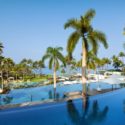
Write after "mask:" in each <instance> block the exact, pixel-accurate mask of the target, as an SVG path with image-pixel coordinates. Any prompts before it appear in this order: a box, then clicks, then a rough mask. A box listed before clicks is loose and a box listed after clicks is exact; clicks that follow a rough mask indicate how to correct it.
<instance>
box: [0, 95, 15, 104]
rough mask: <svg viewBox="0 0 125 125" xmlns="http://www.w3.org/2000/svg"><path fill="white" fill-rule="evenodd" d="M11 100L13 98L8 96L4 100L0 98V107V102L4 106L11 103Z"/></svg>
mask: <svg viewBox="0 0 125 125" xmlns="http://www.w3.org/2000/svg"><path fill="white" fill-rule="evenodd" d="M12 100H13V97H10V96H6V97H4V98H0V102H1V103H0V105H1V104H2V102H3V103H4V104H10V103H11V102H12Z"/></svg>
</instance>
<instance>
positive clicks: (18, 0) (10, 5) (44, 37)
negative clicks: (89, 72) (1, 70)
mask: <svg viewBox="0 0 125 125" xmlns="http://www.w3.org/2000/svg"><path fill="white" fill-rule="evenodd" d="M91 8H93V9H95V11H96V16H95V17H94V19H93V22H92V24H93V27H94V28H95V29H98V30H101V31H103V32H104V33H105V34H106V36H107V41H108V44H109V48H108V49H107V50H105V49H104V48H103V46H100V49H99V54H98V55H99V57H109V58H110V57H111V56H112V55H113V54H118V53H119V52H120V51H125V50H124V48H123V43H124V42H125V36H123V33H122V32H123V27H125V0H0V41H1V42H2V43H3V45H4V47H5V48H4V53H3V55H4V56H6V57H11V58H13V59H14V61H16V62H17V63H18V62H19V61H21V60H22V59H23V58H31V59H33V60H39V59H41V58H42V56H43V55H44V53H45V51H46V48H47V47H49V46H52V47H57V46H62V47H63V48H64V51H63V53H64V55H66V44H67V39H68V37H69V35H70V34H71V33H72V31H73V30H72V29H67V30H64V24H65V23H66V21H67V20H68V19H71V18H79V17H80V16H81V15H84V13H85V12H86V11H87V10H89V9H91ZM80 53H81V44H80V43H79V44H78V45H77V47H76V49H75V51H74V57H75V58H77V59H80Z"/></svg>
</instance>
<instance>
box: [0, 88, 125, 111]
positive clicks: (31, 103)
mask: <svg viewBox="0 0 125 125" xmlns="http://www.w3.org/2000/svg"><path fill="white" fill-rule="evenodd" d="M122 91H125V88H121V89H118V90H114V91H110V92H106V93H101V94H98V95H93V96H89V100H91V101H92V100H94V99H98V100H100V99H102V98H106V97H108V96H113V95H118V94H119V93H121V92H122ZM80 99H83V98H82V97H81V98H76V97H74V98H65V99H56V100H54V99H49V100H45V101H36V102H25V103H21V104H7V105H1V106H0V112H1V111H3V110H6V109H7V110H8V109H12V108H23V107H30V106H37V105H44V106H46V105H51V106H55V105H56V104H57V103H63V102H65V101H68V100H75V101H78V102H79V101H80Z"/></svg>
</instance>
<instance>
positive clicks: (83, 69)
mask: <svg viewBox="0 0 125 125" xmlns="http://www.w3.org/2000/svg"><path fill="white" fill-rule="evenodd" d="M86 56H87V50H86V48H85V44H83V45H82V83H83V95H86V81H87V79H86V61H87V59H86Z"/></svg>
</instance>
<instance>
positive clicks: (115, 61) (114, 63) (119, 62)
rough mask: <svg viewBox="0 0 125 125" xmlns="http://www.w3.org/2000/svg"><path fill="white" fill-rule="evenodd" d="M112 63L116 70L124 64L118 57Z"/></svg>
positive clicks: (113, 58)
mask: <svg viewBox="0 0 125 125" xmlns="http://www.w3.org/2000/svg"><path fill="white" fill-rule="evenodd" d="M112 63H113V67H114V68H115V69H117V70H118V69H119V68H120V67H122V66H123V62H122V61H121V60H120V59H119V58H118V57H116V56H115V55H114V56H113V57H112Z"/></svg>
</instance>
